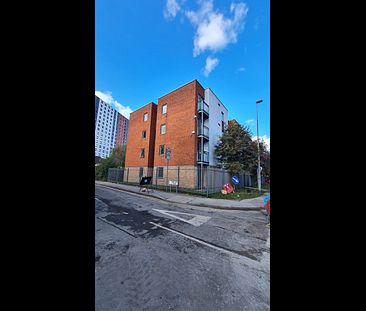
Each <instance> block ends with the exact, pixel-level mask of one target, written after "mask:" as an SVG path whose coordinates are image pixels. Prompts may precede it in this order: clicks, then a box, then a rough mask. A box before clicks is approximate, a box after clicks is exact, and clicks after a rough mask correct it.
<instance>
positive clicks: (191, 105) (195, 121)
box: [125, 80, 228, 188]
mask: <svg viewBox="0 0 366 311" xmlns="http://www.w3.org/2000/svg"><path fill="white" fill-rule="evenodd" d="M227 124H228V110H227V109H226V107H225V106H224V105H223V103H222V102H221V101H220V100H219V99H218V98H217V96H216V95H215V94H214V93H213V91H212V90H211V89H210V88H206V89H204V88H203V87H202V86H201V84H200V83H199V82H198V81H197V80H193V81H191V82H190V83H187V84H185V85H183V86H181V87H179V88H178V89H176V90H174V91H172V92H170V93H168V94H166V95H164V96H162V97H160V98H159V99H158V104H157V105H156V104H155V103H153V102H151V103H150V104H148V105H146V106H144V107H142V108H140V109H138V110H136V111H134V112H132V113H131V117H130V121H129V133H128V144H127V149H126V162H125V167H126V168H131V169H130V170H129V179H128V180H129V181H138V180H139V178H140V177H141V176H143V175H144V176H153V177H154V180H155V182H156V183H157V184H164V182H165V181H164V180H165V176H166V167H167V159H166V150H167V148H168V149H169V150H170V151H171V154H172V156H171V159H170V160H169V168H170V169H171V170H174V168H178V166H179V167H181V168H182V167H183V168H184V171H183V170H182V171H181V175H180V177H179V179H180V186H181V187H185V188H195V187H200V183H201V182H204V183H205V182H206V180H207V179H206V177H205V178H204V179H203V178H202V177H201V176H200V174H201V170H199V169H198V170H197V169H196V168H197V167H203V168H204V167H208V166H214V167H217V166H218V161H217V157H216V156H215V152H214V150H215V145H216V144H217V143H218V141H219V139H220V136H221V135H222V132H223V129H224V128H225V126H226V125H227ZM176 172H177V173H178V169H177V170H176ZM131 174H134V176H132V175H131ZM171 174H172V173H169V178H172V179H177V176H174V175H171ZM135 175H136V176H135Z"/></svg>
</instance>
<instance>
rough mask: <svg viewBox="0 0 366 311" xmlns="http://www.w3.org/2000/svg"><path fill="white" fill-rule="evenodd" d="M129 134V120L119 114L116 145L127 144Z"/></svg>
mask: <svg viewBox="0 0 366 311" xmlns="http://www.w3.org/2000/svg"><path fill="white" fill-rule="evenodd" d="M127 133H128V119H127V118H126V117H125V116H123V115H121V114H118V119H117V133H116V145H126V144H127Z"/></svg>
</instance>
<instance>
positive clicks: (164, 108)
mask: <svg viewBox="0 0 366 311" xmlns="http://www.w3.org/2000/svg"><path fill="white" fill-rule="evenodd" d="M166 111H167V106H166V104H165V105H163V107H162V112H163V114H166Z"/></svg>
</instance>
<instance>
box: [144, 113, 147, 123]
mask: <svg viewBox="0 0 366 311" xmlns="http://www.w3.org/2000/svg"><path fill="white" fill-rule="evenodd" d="M146 121H147V112H145V113H144V122H146Z"/></svg>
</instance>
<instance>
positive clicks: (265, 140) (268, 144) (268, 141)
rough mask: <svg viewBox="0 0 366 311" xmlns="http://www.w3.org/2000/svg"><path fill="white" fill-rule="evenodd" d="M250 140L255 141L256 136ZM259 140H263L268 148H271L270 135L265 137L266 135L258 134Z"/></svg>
mask: <svg viewBox="0 0 366 311" xmlns="http://www.w3.org/2000/svg"><path fill="white" fill-rule="evenodd" d="M252 140H253V141H257V136H253V137H252ZM259 141H263V142H264V143H265V144H266V145H267V148H268V150H270V149H271V137H267V135H263V136H259Z"/></svg>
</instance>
